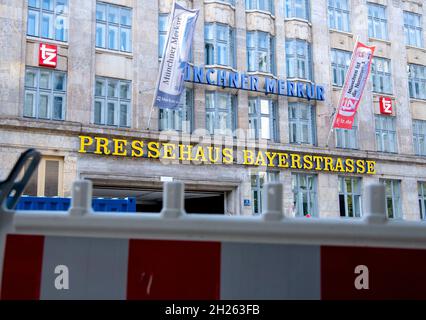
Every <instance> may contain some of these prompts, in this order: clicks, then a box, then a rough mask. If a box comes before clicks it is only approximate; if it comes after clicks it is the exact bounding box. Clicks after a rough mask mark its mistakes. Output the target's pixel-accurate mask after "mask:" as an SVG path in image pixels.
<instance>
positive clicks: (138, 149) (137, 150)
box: [132, 140, 143, 158]
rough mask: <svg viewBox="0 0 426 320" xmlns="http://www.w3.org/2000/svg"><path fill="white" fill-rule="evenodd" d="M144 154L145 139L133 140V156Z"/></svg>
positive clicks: (137, 156) (138, 156)
mask: <svg viewBox="0 0 426 320" xmlns="http://www.w3.org/2000/svg"><path fill="white" fill-rule="evenodd" d="M142 156H143V141H141V140H134V141H132V157H136V158H140V157H142Z"/></svg>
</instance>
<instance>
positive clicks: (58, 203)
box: [16, 196, 136, 212]
mask: <svg viewBox="0 0 426 320" xmlns="http://www.w3.org/2000/svg"><path fill="white" fill-rule="evenodd" d="M70 205H71V198H57V197H52V198H50V197H27V196H23V197H21V198H20V199H19V201H18V204H17V205H16V210H44V211H67V210H68V209H69V207H70ZM92 208H93V210H94V211H99V212H136V198H125V199H104V198H95V199H93V201H92Z"/></svg>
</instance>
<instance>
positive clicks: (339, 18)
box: [328, 0, 350, 32]
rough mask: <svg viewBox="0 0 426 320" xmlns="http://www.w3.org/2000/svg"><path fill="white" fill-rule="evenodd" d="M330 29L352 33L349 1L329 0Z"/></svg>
mask: <svg viewBox="0 0 426 320" xmlns="http://www.w3.org/2000/svg"><path fill="white" fill-rule="evenodd" d="M328 27H329V28H330V29H335V30H340V31H345V32H349V31H350V19H349V3H348V0H328Z"/></svg>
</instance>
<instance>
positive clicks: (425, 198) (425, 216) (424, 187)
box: [418, 182, 426, 220]
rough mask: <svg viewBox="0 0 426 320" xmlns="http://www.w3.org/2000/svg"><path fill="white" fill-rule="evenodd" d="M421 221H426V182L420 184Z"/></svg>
mask: <svg viewBox="0 0 426 320" xmlns="http://www.w3.org/2000/svg"><path fill="white" fill-rule="evenodd" d="M418 190H419V206H420V219H422V220H426V182H419V183H418Z"/></svg>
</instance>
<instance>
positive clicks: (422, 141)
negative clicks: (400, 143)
mask: <svg viewBox="0 0 426 320" xmlns="http://www.w3.org/2000/svg"><path fill="white" fill-rule="evenodd" d="M413 145H414V154H415V155H417V156H426V120H416V119H413Z"/></svg>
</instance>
